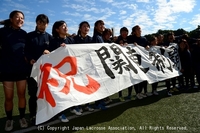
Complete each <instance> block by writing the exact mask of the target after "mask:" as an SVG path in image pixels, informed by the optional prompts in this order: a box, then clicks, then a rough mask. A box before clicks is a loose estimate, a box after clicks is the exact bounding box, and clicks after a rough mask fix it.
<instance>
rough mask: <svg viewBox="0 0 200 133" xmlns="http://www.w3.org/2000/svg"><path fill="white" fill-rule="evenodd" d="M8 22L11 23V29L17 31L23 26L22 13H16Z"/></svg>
mask: <svg viewBox="0 0 200 133" xmlns="http://www.w3.org/2000/svg"><path fill="white" fill-rule="evenodd" d="M10 21H11V23H12V27H13V28H15V29H19V28H21V27H22V26H23V24H24V16H23V14H22V13H20V12H18V13H16V14H15V15H14V16H13V17H12V18H10Z"/></svg>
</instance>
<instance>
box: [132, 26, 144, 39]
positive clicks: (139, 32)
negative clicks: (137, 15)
mask: <svg viewBox="0 0 200 133" xmlns="http://www.w3.org/2000/svg"><path fill="white" fill-rule="evenodd" d="M134 33H135V35H136V36H137V37H140V36H141V33H142V31H141V28H140V27H138V28H136V30H135V32H134Z"/></svg>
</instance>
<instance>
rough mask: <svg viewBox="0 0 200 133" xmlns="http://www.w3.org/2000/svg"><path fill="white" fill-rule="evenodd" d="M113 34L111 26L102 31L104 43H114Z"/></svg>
mask: <svg viewBox="0 0 200 133" xmlns="http://www.w3.org/2000/svg"><path fill="white" fill-rule="evenodd" d="M111 36H112V31H111V29H109V28H105V30H104V31H103V33H102V38H103V41H104V43H112V41H111V38H110V37H111Z"/></svg>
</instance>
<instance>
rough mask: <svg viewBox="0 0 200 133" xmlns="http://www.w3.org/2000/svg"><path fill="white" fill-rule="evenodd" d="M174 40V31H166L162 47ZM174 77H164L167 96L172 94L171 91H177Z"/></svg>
mask: <svg viewBox="0 0 200 133" xmlns="http://www.w3.org/2000/svg"><path fill="white" fill-rule="evenodd" d="M174 42H175V36H174V33H173V32H168V33H167V41H166V42H165V43H164V47H168V46H170V45H171V43H174ZM176 78H177V77H174V78H171V79H166V80H165V83H166V87H167V91H168V92H167V95H168V96H172V92H177V91H179V90H178V89H177V88H176ZM170 82H172V86H173V88H172V89H171V83H170Z"/></svg>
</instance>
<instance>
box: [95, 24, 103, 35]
mask: <svg viewBox="0 0 200 133" xmlns="http://www.w3.org/2000/svg"><path fill="white" fill-rule="evenodd" d="M95 28H96V30H97V31H98V32H100V33H102V32H103V31H104V30H105V26H104V23H98V24H97V26H96V27H95Z"/></svg>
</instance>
